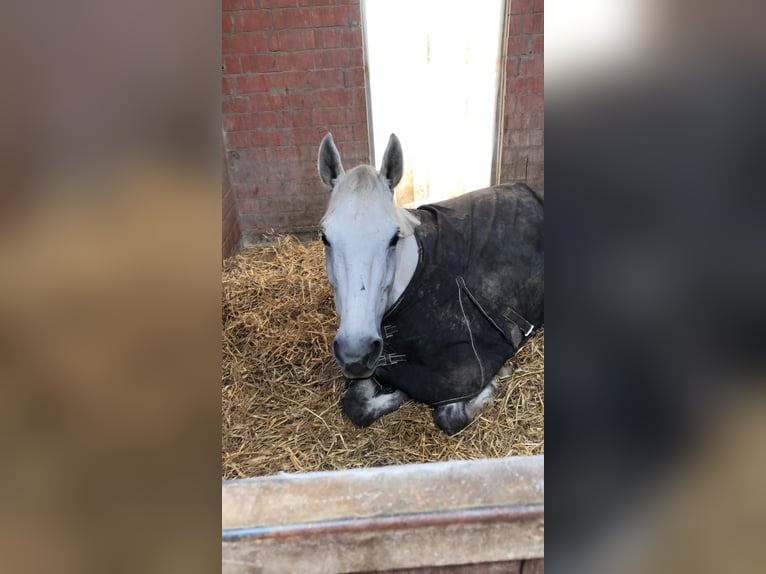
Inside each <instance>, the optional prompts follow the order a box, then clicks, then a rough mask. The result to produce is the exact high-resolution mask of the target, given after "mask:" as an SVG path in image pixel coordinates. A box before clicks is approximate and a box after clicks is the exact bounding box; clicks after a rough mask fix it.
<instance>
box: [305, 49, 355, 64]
mask: <svg viewBox="0 0 766 574" xmlns="http://www.w3.org/2000/svg"><path fill="white" fill-rule="evenodd" d="M350 61H351V59H350V50H347V49H345V48H341V49H339V50H317V51H316V52H315V53H314V65H315V66H316V68H317V69H322V68H347V67H349V63H350Z"/></svg>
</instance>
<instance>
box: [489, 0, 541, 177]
mask: <svg viewBox="0 0 766 574" xmlns="http://www.w3.org/2000/svg"><path fill="white" fill-rule="evenodd" d="M543 8H544V0H511V14H510V25H509V30H508V52H507V55H508V59H507V62H506V68H505V73H506V89H505V106H504V110H503V146H502V155H501V156H500V157H501V165H500V180H501V181H503V182H513V181H524V182H526V183H528V184H529V185H530V186H531V187H533V188H535V189H539V190H543V189H544V184H545V178H544V150H543V128H544V111H543V109H544V98H543V59H544V55H543V39H544V35H543Z"/></svg>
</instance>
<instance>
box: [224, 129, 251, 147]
mask: <svg viewBox="0 0 766 574" xmlns="http://www.w3.org/2000/svg"><path fill="white" fill-rule="evenodd" d="M249 146H250V138H249V137H248V133H247V132H228V133H227V134H226V148H227V149H243V148H246V147H249Z"/></svg>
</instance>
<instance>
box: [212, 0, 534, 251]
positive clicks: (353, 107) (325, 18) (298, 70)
mask: <svg viewBox="0 0 766 574" xmlns="http://www.w3.org/2000/svg"><path fill="white" fill-rule="evenodd" d="M509 1H510V11H509V20H508V32H509V33H508V44H507V60H506V66H505V71H506V89H505V97H504V109H503V138H502V139H503V143H502V149H501V154H500V179H501V181H525V182H527V183H529V184H530V185H532V186H533V187H535V188H538V189H543V187H544V178H543V172H544V170H543V163H544V161H543V9H544V0H509ZM222 18H223V20H222V28H223V58H222V68H223V125H224V145H225V162H226V167H227V168H228V177H229V178H230V189H231V194H232V198H233V201H234V203H235V205H236V214H237V219H238V226H239V228H240V229H241V236H242V237H241V239H242V243H244V244H251V243H255V242H258V241H259V240H260V239H261V237H262V234H263V233H264V232H268V231H270V230H275V231H277V232H287V231H290V232H306V231H313V230H315V229H316V225H317V222H318V220H319V218H320V217H321V215H322V213H323V211H324V208H325V205H326V200H327V197H326V195H325V194H324V190H323V188H322V187H321V185H319V183H318V180H317V175H316V153H317V149H318V145H319V141H320V139H321V137H322V135H324V133H325V132H327V131H332V133H333V135H334V137H335V140H336V142H337V143H338V145H339V147H340V149H341V150H342V153H343V159H344V162H345V163H347V164H348V165H356V164H359V163H367V162H369V161H370V150H369V137H368V118H367V96H366V92H365V74H364V55H363V40H362V28H361V25H362V24H361V11H360V0H223V13H222ZM394 36H395V35H394ZM392 41H395V37H392ZM226 212H227V210H226V208H225V207H224V216H225V214H226ZM227 226H228V229H233V224H232V223H231V222H229V223H228V224H226V223H225V224H224V233H226V231H227ZM232 233H234V232H232ZM234 235H237V234H236V233H234ZM226 241H227V240H226V239H224V243H225V245H224V247H226ZM237 244H238V242H232V241H229V245H230V247H229V249H233V248H235V247H236V245H237ZM226 253H227V252H226V250H224V254H226Z"/></svg>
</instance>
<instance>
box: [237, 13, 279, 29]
mask: <svg viewBox="0 0 766 574" xmlns="http://www.w3.org/2000/svg"><path fill="white" fill-rule="evenodd" d="M270 28H271V15H270V14H269V12H268V11H265V10H257V11H252V12H235V13H234V29H235V30H236V31H237V32H258V31H262V30H268V29H270Z"/></svg>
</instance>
